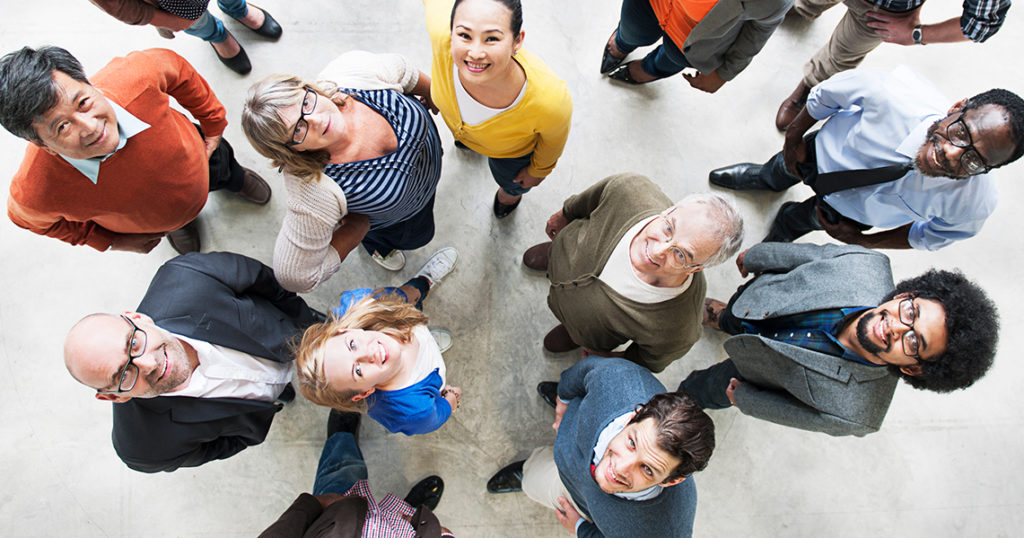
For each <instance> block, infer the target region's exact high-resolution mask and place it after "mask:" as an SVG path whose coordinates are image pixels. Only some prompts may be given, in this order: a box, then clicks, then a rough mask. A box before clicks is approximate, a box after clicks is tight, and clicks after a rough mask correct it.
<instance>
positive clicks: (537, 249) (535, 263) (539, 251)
mask: <svg viewBox="0 0 1024 538" xmlns="http://www.w3.org/2000/svg"><path fill="white" fill-rule="evenodd" d="M550 254H551V241H548V242H547V243H541V244H539V245H533V246H532V247H530V248H528V249H526V252H524V253H523V265H525V266H527V267H529V268H530V269H533V270H534V271H547V270H548V256H549V255H550Z"/></svg>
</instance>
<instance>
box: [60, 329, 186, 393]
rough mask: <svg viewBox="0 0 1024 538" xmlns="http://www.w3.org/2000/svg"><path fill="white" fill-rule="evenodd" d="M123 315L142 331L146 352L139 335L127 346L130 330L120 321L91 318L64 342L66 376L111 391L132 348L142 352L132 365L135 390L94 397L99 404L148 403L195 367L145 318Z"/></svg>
mask: <svg viewBox="0 0 1024 538" xmlns="http://www.w3.org/2000/svg"><path fill="white" fill-rule="evenodd" d="M124 315H125V316H126V317H128V318H129V319H131V320H132V322H133V323H135V325H136V326H137V327H138V328H139V329H141V330H142V331H145V333H146V336H145V338H146V342H145V348H144V349H143V348H140V347H139V346H141V343H140V342H138V339H139V338H141V335H140V334H139V333H136V334H135V339H136V341H135V342H132V340H131V337H132V326H131V325H130V324H129V323H127V322H126V321H125V320H124V319H123V318H121V317H120V316H111V315H101V316H90V317H88V318H85V319H83V320H82V321H81V322H79V323H78V324H76V325H75V327H73V328H72V329H71V331H70V332H69V333H68V336H67V339H66V340H65V342H64V360H65V363H66V365H67V367H68V370H69V371H70V372H71V374H72V375H73V376H74V377H75V378H76V379H78V380H79V381H81V382H82V383H83V384H85V385H87V386H89V387H92V388H94V389H97V390H101V391H113V390H116V389H117V385H118V382H119V381H120V376H121V372H122V371H123V370H124V367H125V365H126V364H127V363H128V350H129V348H130V346H132V345H135V346H136V349H137V350H138V351H139V352H140V353H142V355H141V356H140V357H138V358H136V359H134V360H133V361H132V364H134V365H135V366H136V367H138V369H139V378H138V381H136V382H135V386H133V387H132V389H131V390H130V391H127V392H122V393H118V394H97V395H96V397H97V398H98V399H100V400H112V401H116V402H123V401H127V400H129V399H131V398H153V397H155V396H159V395H161V394H164V393H167V392H172V391H174V390H177V389H180V388H183V387H184V386H186V385H187V384H188V380H189V377H190V376H191V375H192V370H193V369H194V368H195V365H197V364H198V362H197V361H196V362H193V358H192V357H191V356H190V353H189V352H188V351H187V350H186V347H185V344H183V343H182V342H181V341H180V340H178V339H177V338H175V337H174V336H172V335H171V334H170V333H168V332H167V331H165V330H163V329H161V328H159V327H157V326H156V325H155V324H153V320H152V319H150V318H149V316H146V315H145V314H140V313H138V312H125V314H124ZM188 349H189V350H191V348H188ZM192 353H194V351H193V352H192Z"/></svg>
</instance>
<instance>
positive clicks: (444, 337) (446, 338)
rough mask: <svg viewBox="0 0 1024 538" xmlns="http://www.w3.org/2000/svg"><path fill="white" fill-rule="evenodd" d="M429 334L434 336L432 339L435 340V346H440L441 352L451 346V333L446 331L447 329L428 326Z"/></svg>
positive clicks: (452, 340)
mask: <svg viewBox="0 0 1024 538" xmlns="http://www.w3.org/2000/svg"><path fill="white" fill-rule="evenodd" d="M430 336H433V337H434V341H435V342H437V347H439V348H441V353H444V352H445V351H448V350H449V349H451V347H452V342H454V339H453V338H452V333H450V332H448V330H447V329H442V328H440V327H430Z"/></svg>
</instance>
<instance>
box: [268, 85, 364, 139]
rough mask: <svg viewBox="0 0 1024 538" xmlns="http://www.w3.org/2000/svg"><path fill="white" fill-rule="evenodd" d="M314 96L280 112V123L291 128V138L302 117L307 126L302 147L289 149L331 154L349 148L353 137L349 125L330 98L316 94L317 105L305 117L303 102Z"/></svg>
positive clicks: (340, 110)
mask: <svg viewBox="0 0 1024 538" xmlns="http://www.w3.org/2000/svg"><path fill="white" fill-rule="evenodd" d="M313 95H314V94H312V93H308V94H303V96H302V97H301V98H299V99H296V101H295V103H294V104H292V105H289V106H287V107H285V108H282V109H280V110H278V113H277V114H278V116H279V117H280V118H281V122H282V123H283V124H284V125H285V126H286V127H287V128H288V133H289V135H290V136H291V135H292V134H293V132H294V131H295V130H296V128H297V124H298V122H299V117H300V116H301V117H302V119H303V120H304V121H305V122H306V124H307V126H308V127H307V129H306V137H305V138H304V139H303V140H302V143H301V144H295V145H291V146H289V147H290V148H291V149H292V150H294V151H318V150H327V151H329V152H330V151H331V149H332V148H334V149H336V150H337V149H338V148H340V147H344V146H345V145H347V144H348V141H349V139H350V137H351V133H350V132H349V130H348V128H349V123H348V121H346V118H345V116H344V114H343V113H342V110H343V108H345V107H339V106H338V105H336V104H334V102H333V101H331V99H330V98H328V97H325V96H323V95H319V94H317V95H316V97H315V100H316V105H315V106H314V107H313V111H312V112H310V113H309V114H306V115H304V116H303V115H302V114H301V112H302V107H303V102H304V101H306V100H308V99H313Z"/></svg>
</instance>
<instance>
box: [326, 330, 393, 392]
mask: <svg viewBox="0 0 1024 538" xmlns="http://www.w3.org/2000/svg"><path fill="white" fill-rule="evenodd" d="M404 364H405V362H404V356H403V354H402V346H401V344H400V343H399V342H398V340H395V339H394V338H392V337H391V336H389V335H387V334H385V333H382V332H377V331H364V330H362V329H346V330H342V331H339V332H338V334H337V336H334V337H332V338H331V339H330V340H328V341H327V345H326V347H325V350H324V376H325V377H326V378H327V383H328V385H329V386H330V388H331V389H332V390H335V391H338V392H340V393H353V392H354V393H357V395H356V396H355V397H354V398H352V400H353V401H358V400H361V399H363V398H365V397H367V396H369V395H370V394H372V393H373V391H374V389H377V388H383V387H386V386H387V384H388V383H389V382H390V381H391V380H392V379H394V378H395V376H396V375H397V374H398V373H400V372H401V371H402V367H403V366H404Z"/></svg>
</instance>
